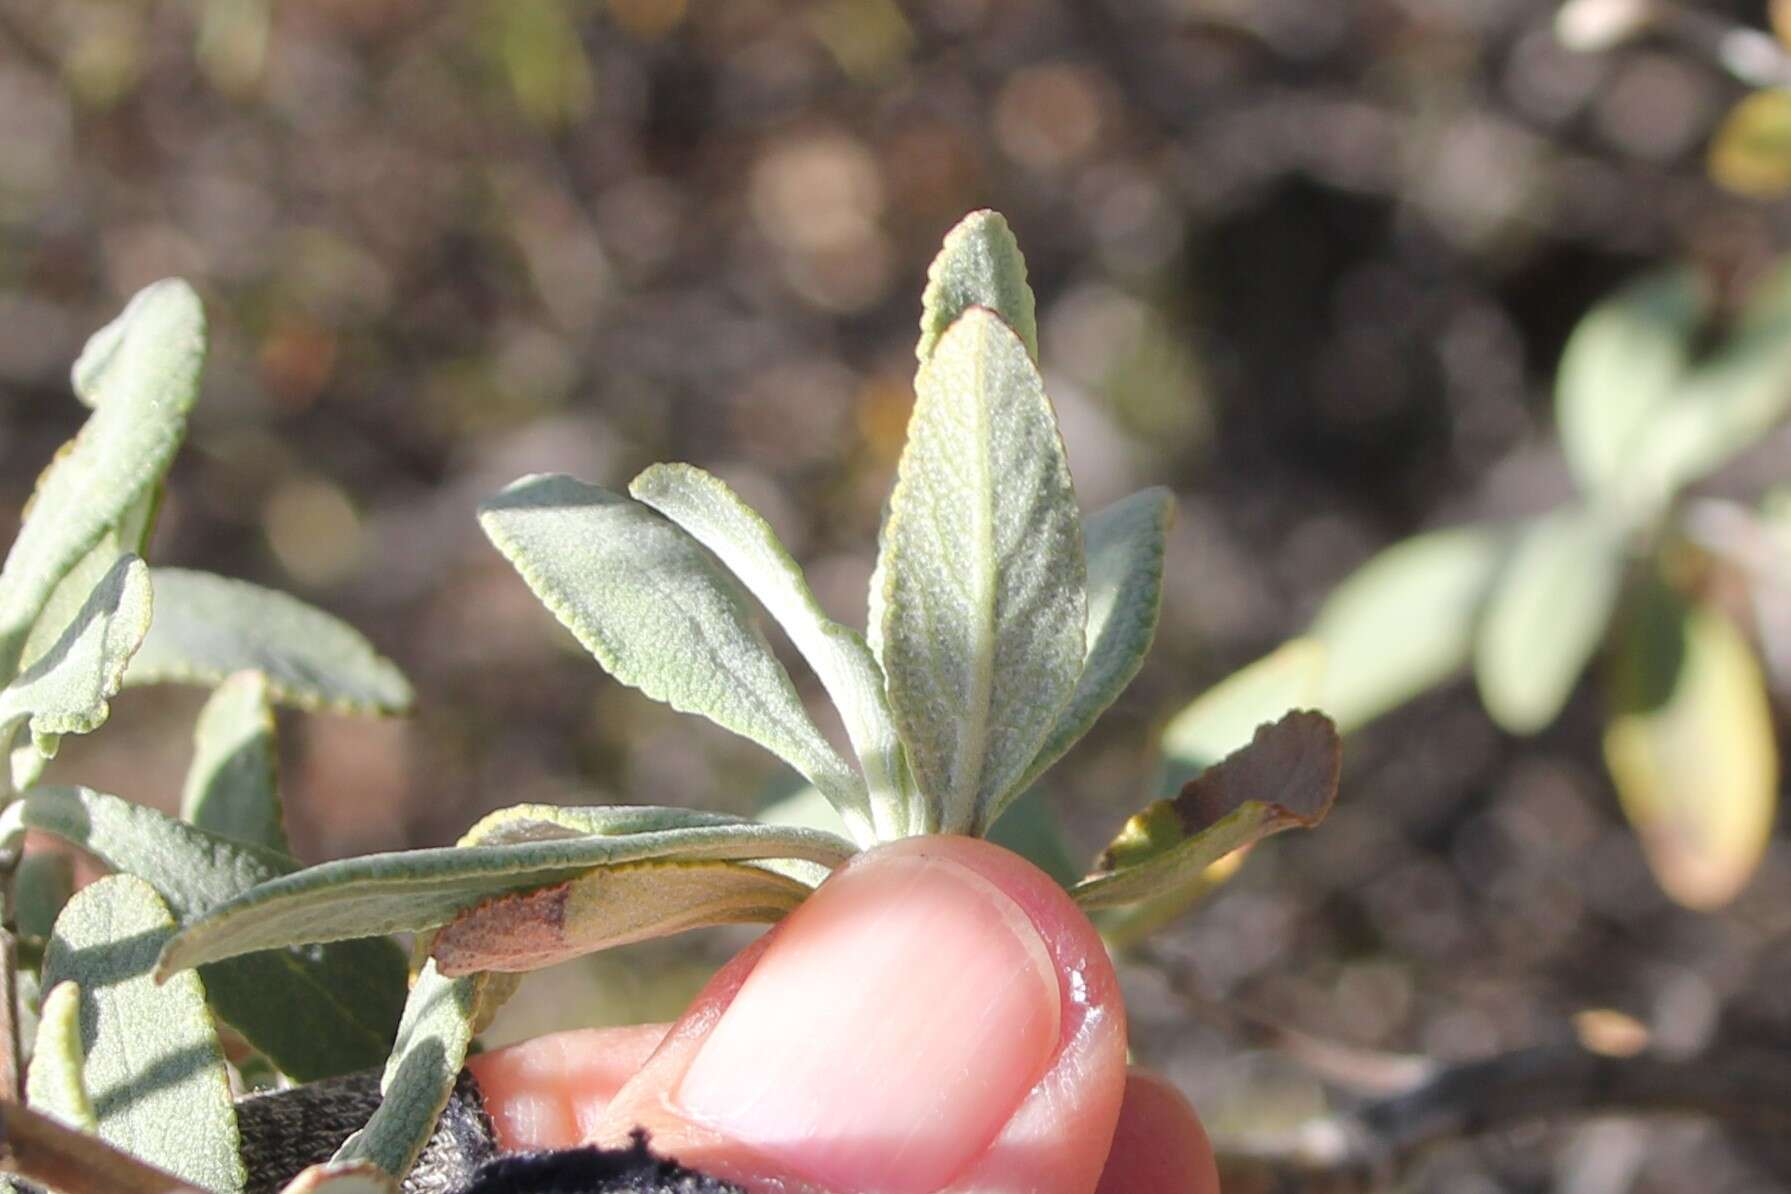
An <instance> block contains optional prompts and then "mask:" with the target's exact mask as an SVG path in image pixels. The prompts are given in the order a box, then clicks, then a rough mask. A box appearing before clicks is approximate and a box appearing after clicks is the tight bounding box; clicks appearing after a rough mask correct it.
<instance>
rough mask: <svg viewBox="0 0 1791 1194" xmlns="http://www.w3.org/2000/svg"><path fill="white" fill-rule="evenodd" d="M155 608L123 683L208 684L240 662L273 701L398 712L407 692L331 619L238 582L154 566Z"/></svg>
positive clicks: (390, 668) (392, 669)
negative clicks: (258, 675) (264, 682)
mask: <svg viewBox="0 0 1791 1194" xmlns="http://www.w3.org/2000/svg"><path fill="white" fill-rule="evenodd" d="M150 580H151V582H152V583H153V584H154V585H155V594H156V617H155V621H154V622H153V623H152V624H151V625H150V627H149V635H148V637H146V638H145V639H144V640H143V648H142V650H140V651H139V652H138V653H137V657H136V659H134V660H133V661H132V663H131V668H130V671H128V672H127V673H125V678H124V680H125V683H126V684H129V685H133V686H135V685H139V684H167V683H173V684H203V685H207V686H210V685H216V684H220V683H222V682H223V681H224V679H225V678H226V677H228V676H231V675H234V674H235V673H237V672H242V671H258V672H261V673H262V674H263V675H265V676H266V677H267V686H268V695H269V696H270V697H272V699H273V700H274V701H275V702H276V703H278V704H282V705H293V706H296V707H298V708H300V709H313V710H330V711H334V712H342V713H402V712H404V711H406V710H408V709H409V708H410V705H411V700H412V694H411V689H410V684H409V683H408V682H407V681H406V680H405V678H404V674H403V673H402V672H400V671H399V670H398V668H397V666H396V665H394V664H393V663H392V662H391V660H389V659H386V658H384V657H383V656H381V655H380V654H379V653H378V652H377V651H375V650H374V649H373V646H372V644H371V643H369V642H368V641H367V640H366V639H365V638H364V637H362V635H361V633H360V632H359V631H357V630H355V629H354V628H353V627H351V626H349V625H348V624H347V623H346V622H343V621H342V620H341V619H339V618H336V617H333V616H332V615H330V614H326V613H324V612H323V611H322V610H320V609H317V608H316V607H315V606H311V605H307V604H305V603H304V602H303V601H300V600H299V599H298V598H296V597H291V596H288V595H287V594H285V593H281V592H278V591H276V590H274V589H265V588H262V587H261V586H260V585H252V584H249V583H247V582H246V581H240V580H231V579H229V578H227V577H222V576H214V575H213V574H211V573H209V572H193V571H189V570H187V569H185V568H155V569H152V570H151V571H150Z"/></svg>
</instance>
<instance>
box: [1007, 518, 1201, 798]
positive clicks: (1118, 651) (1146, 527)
mask: <svg viewBox="0 0 1791 1194" xmlns="http://www.w3.org/2000/svg"><path fill="white" fill-rule="evenodd" d="M1174 516H1175V498H1174V497H1173V496H1172V495H1171V494H1170V492H1169V491H1168V490H1167V489H1146V490H1144V491H1143V492H1141V493H1135V494H1133V495H1132V496H1131V497H1128V498H1124V499H1122V500H1120V501H1117V502H1115V503H1114V504H1113V505H1111V506H1108V507H1107V508H1106V509H1104V510H1101V511H1098V512H1097V513H1095V514H1093V515H1091V516H1090V517H1089V518H1088V520H1087V521H1086V522H1085V523H1084V524H1083V531H1084V546H1085V550H1084V554H1085V556H1086V557H1087V574H1088V630H1087V641H1088V647H1087V654H1086V656H1085V657H1084V662H1083V665H1082V675H1081V677H1080V678H1079V679H1078V680H1077V681H1076V690H1075V692H1074V693H1072V694H1071V696H1070V703H1069V704H1068V705H1066V706H1064V709H1063V712H1062V713H1059V714H1058V715H1057V723H1056V724H1055V725H1053V726H1052V727H1051V733H1050V735H1049V736H1048V737H1047V738H1046V739H1045V745H1044V746H1043V747H1041V748H1040V749H1039V753H1038V755H1037V756H1036V757H1034V759H1033V760H1032V765H1031V766H1029V767H1028V768H1027V769H1026V774H1025V775H1024V776H1023V777H1022V778H1021V780H1020V783H1019V785H1018V787H1019V790H1020V791H1025V790H1026V789H1027V788H1029V787H1031V786H1032V784H1033V783H1034V782H1035V781H1036V780H1037V779H1038V777H1039V776H1041V775H1043V774H1044V773H1045V771H1046V769H1048V768H1049V767H1050V766H1051V764H1053V763H1055V762H1057V760H1058V759H1061V758H1062V757H1063V756H1064V754H1065V753H1066V752H1067V751H1068V750H1069V749H1070V747H1072V746H1074V745H1075V744H1076V742H1077V741H1078V740H1079V739H1080V738H1081V737H1082V735H1084V734H1086V733H1087V732H1088V730H1089V727H1090V726H1092V725H1094V723H1095V721H1096V719H1097V718H1099V717H1100V716H1101V714H1102V713H1104V712H1106V711H1107V707H1108V706H1109V705H1111V704H1113V702H1114V701H1115V700H1117V699H1118V698H1119V694H1120V693H1122V692H1124V691H1125V689H1126V685H1128V684H1130V683H1131V682H1132V678H1133V677H1134V676H1136V675H1137V674H1138V669H1139V668H1141V667H1143V666H1144V657H1145V656H1146V655H1147V654H1149V652H1150V644H1151V640H1152V639H1153V638H1155V637H1156V634H1157V615H1158V614H1159V613H1160V612H1161V611H1162V608H1163V551H1164V540H1165V539H1166V538H1167V537H1168V534H1169V523H1170V520H1171V519H1172V518H1174Z"/></svg>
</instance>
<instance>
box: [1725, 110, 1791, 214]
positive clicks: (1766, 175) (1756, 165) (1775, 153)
mask: <svg viewBox="0 0 1791 1194" xmlns="http://www.w3.org/2000/svg"><path fill="white" fill-rule="evenodd" d="M1710 177H1712V178H1714V179H1715V180H1716V181H1717V182H1718V183H1720V184H1721V185H1722V186H1724V187H1727V188H1728V189H1729V190H1731V191H1734V192H1735V193H1736V194H1738V195H1746V196H1747V197H1748V198H1750V199H1780V198H1783V197H1784V196H1785V195H1786V194H1791V92H1787V91H1783V90H1779V89H1776V88H1769V89H1766V90H1762V91H1754V92H1750V93H1749V94H1747V95H1745V96H1743V97H1742V99H1741V101H1740V102H1739V103H1737V104H1736V105H1735V106H1734V107H1733V108H1731V109H1729V114H1728V115H1727V116H1725V117H1724V118H1723V122H1722V124H1721V125H1719V126H1718V127H1717V130H1716V135H1715V136H1713V137H1712V138H1711V139H1710Z"/></svg>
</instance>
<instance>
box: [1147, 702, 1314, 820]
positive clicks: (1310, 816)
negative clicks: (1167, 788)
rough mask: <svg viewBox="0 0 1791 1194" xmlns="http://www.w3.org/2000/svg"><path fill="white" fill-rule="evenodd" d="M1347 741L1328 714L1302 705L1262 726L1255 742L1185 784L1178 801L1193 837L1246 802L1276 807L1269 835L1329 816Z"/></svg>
mask: <svg viewBox="0 0 1791 1194" xmlns="http://www.w3.org/2000/svg"><path fill="white" fill-rule="evenodd" d="M1342 768H1343V741H1342V739H1340V738H1339V737H1338V736H1337V727H1336V726H1335V725H1333V724H1332V723H1331V719H1330V718H1328V717H1326V716H1325V715H1324V714H1322V713H1314V712H1312V711H1311V710H1308V709H1296V710H1295V711H1294V712H1292V713H1289V714H1287V715H1286V716H1284V717H1282V718H1281V720H1280V721H1274V722H1270V723H1268V724H1267V725H1263V726H1258V727H1257V730H1256V736H1255V737H1253V738H1251V739H1250V745H1248V746H1246V747H1243V748H1242V749H1240V750H1234V751H1232V752H1231V753H1230V754H1228V755H1226V756H1225V758H1223V759H1222V760H1220V761H1219V762H1218V763H1216V764H1214V765H1213V766H1211V767H1208V768H1207V769H1206V770H1205V771H1203V772H1201V773H1200V774H1199V775H1197V776H1195V777H1194V778H1193V779H1191V780H1189V781H1188V782H1187V783H1186V784H1183V785H1182V790H1181V794H1180V795H1178V796H1177V797H1176V798H1175V800H1174V801H1173V802H1172V804H1173V805H1174V808H1175V812H1176V818H1177V820H1178V821H1180V822H1181V828H1182V832H1183V833H1184V834H1186V835H1187V836H1189V837H1193V836H1194V835H1195V834H1197V833H1200V832H1202V831H1204V830H1206V829H1208V828H1210V827H1211V826H1213V825H1215V824H1217V823H1218V822H1219V821H1221V820H1223V819H1224V818H1225V817H1227V816H1229V815H1230V814H1231V813H1232V812H1234V811H1236V810H1237V808H1238V807H1239V806H1240V805H1243V804H1246V803H1248V802H1250V801H1259V802H1261V803H1263V804H1266V805H1268V806H1269V807H1270V809H1271V810H1273V817H1272V820H1271V823H1270V824H1269V826H1267V827H1266V828H1265V831H1264V832H1265V835H1266V834H1268V833H1274V832H1276V831H1278V830H1282V829H1291V828H1294V827H1296V826H1298V827H1302V828H1308V829H1309V828H1311V827H1312V826H1314V825H1316V824H1318V823H1319V822H1320V821H1322V820H1324V818H1325V814H1326V813H1328V812H1330V811H1331V804H1332V802H1333V801H1335V800H1336V799H1337V779H1338V775H1339V773H1340V772H1341V771H1342Z"/></svg>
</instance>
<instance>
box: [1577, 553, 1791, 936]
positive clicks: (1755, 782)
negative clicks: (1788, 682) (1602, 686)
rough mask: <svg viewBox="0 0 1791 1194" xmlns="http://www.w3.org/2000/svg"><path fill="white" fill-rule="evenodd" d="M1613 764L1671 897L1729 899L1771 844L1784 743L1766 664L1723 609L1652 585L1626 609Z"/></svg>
mask: <svg viewBox="0 0 1791 1194" xmlns="http://www.w3.org/2000/svg"><path fill="white" fill-rule="evenodd" d="M1611 698H1612V699H1611V704H1612V716H1611V720H1610V723H1609V725H1608V726H1607V727H1606V728H1605V736H1604V751H1605V761H1606V763H1607V765H1608V766H1609V767H1610V770H1611V778H1612V779H1613V780H1614V781H1615V783H1616V785H1617V794H1618V796H1619V797H1620V798H1621V800H1622V804H1623V811H1624V813H1625V814H1626V815H1627V816H1628V818H1629V821H1630V824H1632V825H1634V826H1635V829H1636V834H1637V836H1638V837H1640V838H1641V841H1642V847H1643V849H1644V851H1645V852H1646V854H1647V857H1648V863H1649V866H1650V867H1651V868H1652V869H1653V871H1654V874H1655V876H1656V877H1657V878H1658V879H1659V880H1660V884H1661V886H1662V887H1663V888H1664V889H1665V890H1666V892H1667V894H1668V895H1670V896H1672V897H1673V899H1675V900H1677V901H1678V902H1679V903H1681V904H1684V905H1685V906H1687V907H1689V908H1699V909H1715V908H1719V907H1721V906H1723V905H1724V904H1727V903H1728V902H1729V901H1730V900H1732V899H1733V898H1734V897H1735V895H1736V893H1737V892H1739V891H1740V890H1741V888H1742V887H1743V886H1744V885H1745V884H1746V883H1747V881H1748V879H1749V878H1750V877H1751V876H1752V875H1753V873H1754V870H1755V868H1756V867H1757V866H1758V865H1759V862H1760V859H1761V857H1762V855H1764V853H1765V851H1766V843H1767V840H1768V839H1769V838H1770V837H1771V835H1772V821H1773V813H1774V808H1775V806H1776V804H1777V802H1778V776H1779V763H1778V748H1777V745H1776V743H1775V741H1774V737H1773V725H1772V712H1771V708H1770V706H1769V704H1768V701H1767V697H1766V686H1765V682H1764V680H1763V679H1762V677H1761V675H1760V665H1759V663H1758V662H1757V661H1756V660H1755V658H1754V655H1753V652H1752V650H1751V649H1750V648H1749V647H1748V644H1747V641H1746V639H1745V638H1743V636H1742V634H1741V632H1740V631H1739V630H1738V629H1736V627H1735V625H1734V624H1733V623H1732V622H1730V621H1729V620H1728V618H1726V617H1725V616H1723V615H1722V614H1721V613H1719V612H1718V611H1716V610H1714V609H1709V608H1705V607H1687V606H1686V605H1685V604H1684V603H1683V602H1682V601H1681V600H1680V599H1679V598H1678V597H1677V596H1676V595H1673V594H1671V593H1669V592H1668V591H1667V590H1666V589H1665V588H1664V586H1659V585H1655V586H1651V587H1650V588H1649V589H1648V590H1646V591H1645V592H1644V593H1643V594H1642V595H1641V596H1640V597H1639V598H1638V599H1637V600H1636V601H1635V602H1633V603H1632V605H1631V607H1630V608H1629V610H1628V611H1627V612H1626V615H1625V617H1624V620H1623V623H1622V625H1621V627H1620V637H1619V639H1618V651H1617V653H1616V656H1615V658H1614V660H1613V667H1612V671H1611Z"/></svg>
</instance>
